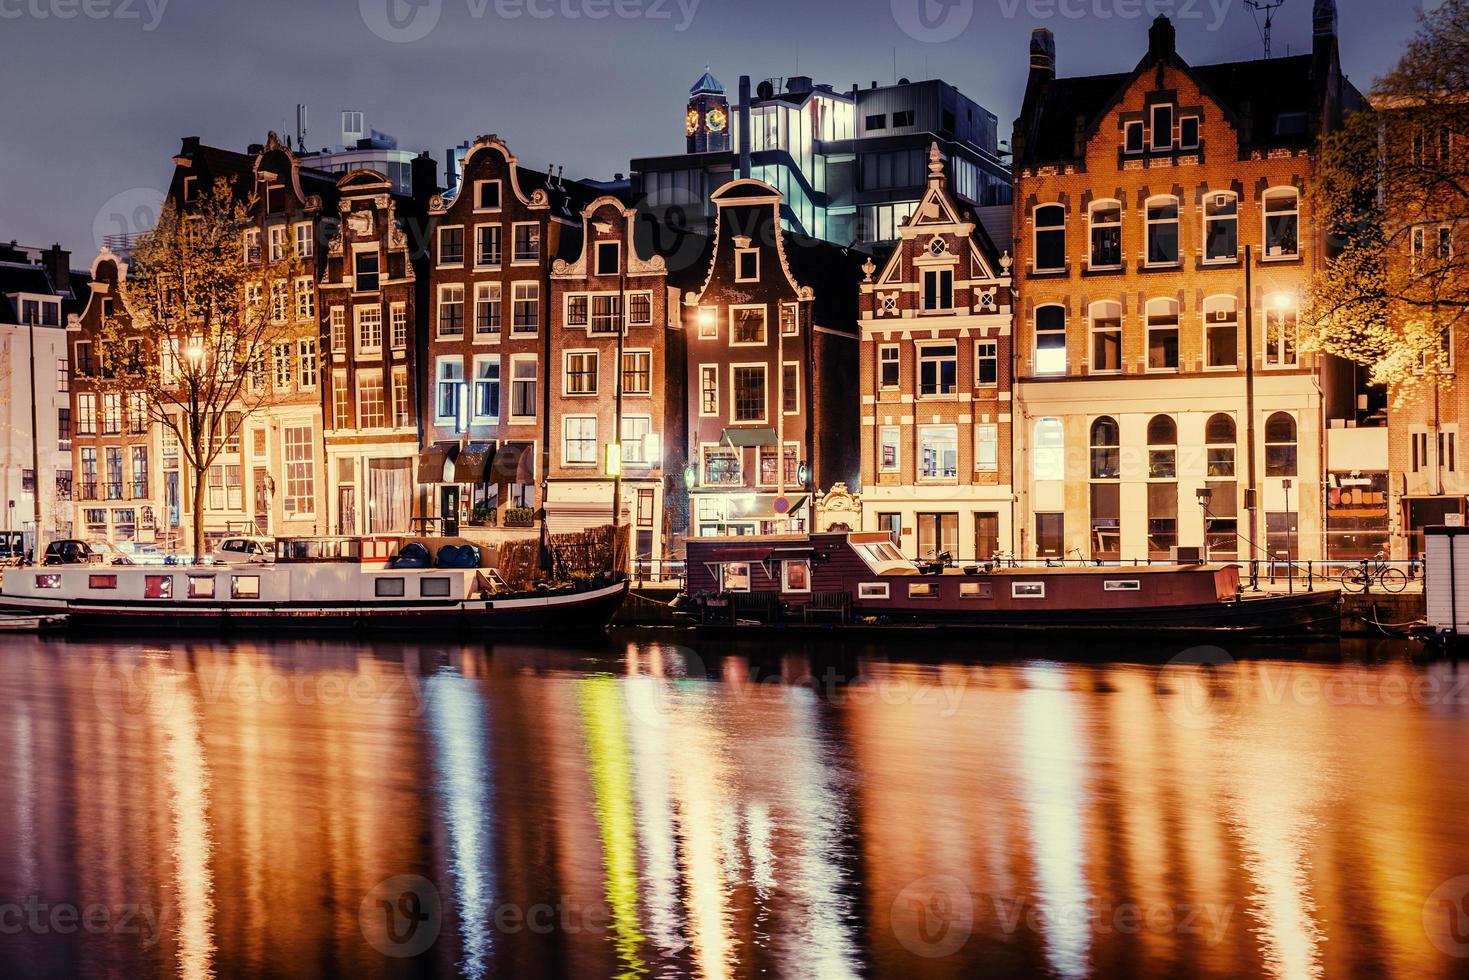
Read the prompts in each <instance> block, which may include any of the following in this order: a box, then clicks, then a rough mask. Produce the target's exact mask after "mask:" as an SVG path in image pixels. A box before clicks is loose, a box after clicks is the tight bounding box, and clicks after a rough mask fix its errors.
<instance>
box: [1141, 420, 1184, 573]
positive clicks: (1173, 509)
mask: <svg viewBox="0 0 1469 980" xmlns="http://www.w3.org/2000/svg"><path fill="white" fill-rule="evenodd" d="M1177 479H1178V424H1177V423H1175V422H1174V421H1173V419H1172V417H1171V416H1168V415H1155V416H1153V418H1152V420H1151V421H1150V422H1148V480H1149V481H1150V482H1149V483H1148V557H1149V558H1169V557H1172V555H1173V549H1174V547H1175V546H1176V545H1177V544H1178V484H1177V483H1175V482H1174V481H1175V480H1177Z"/></svg>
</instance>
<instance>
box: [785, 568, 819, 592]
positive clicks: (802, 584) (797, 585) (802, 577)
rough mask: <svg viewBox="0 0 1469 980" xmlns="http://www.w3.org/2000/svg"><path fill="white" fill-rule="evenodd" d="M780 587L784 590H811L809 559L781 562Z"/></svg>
mask: <svg viewBox="0 0 1469 980" xmlns="http://www.w3.org/2000/svg"><path fill="white" fill-rule="evenodd" d="M781 565H782V570H781V575H782V576H783V578H782V580H781V583H780V587H781V589H783V590H784V591H786V592H810V591H811V563H810V562H809V561H788V562H782V563H781Z"/></svg>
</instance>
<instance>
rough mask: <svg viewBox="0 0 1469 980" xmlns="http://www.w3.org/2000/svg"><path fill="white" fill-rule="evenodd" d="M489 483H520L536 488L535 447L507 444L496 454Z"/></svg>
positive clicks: (523, 444) (523, 443)
mask: <svg viewBox="0 0 1469 980" xmlns="http://www.w3.org/2000/svg"><path fill="white" fill-rule="evenodd" d="M489 482H491V483H497V484H499V483H519V484H521V485H523V486H534V485H535V482H536V452H535V446H534V445H532V444H531V443H528V442H507V443H505V444H504V445H502V446H501V447H500V449H499V451H498V452H497V453H495V457H494V462H493V463H491V464H490V476H489Z"/></svg>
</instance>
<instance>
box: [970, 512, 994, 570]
mask: <svg viewBox="0 0 1469 980" xmlns="http://www.w3.org/2000/svg"><path fill="white" fill-rule="evenodd" d="M999 550H1000V515H999V514H996V513H993V512H986V511H980V512H978V513H976V514H975V515H974V559H975V561H989V560H990V559H991V558H993V557H995V552H997V551H999Z"/></svg>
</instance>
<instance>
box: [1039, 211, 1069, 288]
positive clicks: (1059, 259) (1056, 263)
mask: <svg viewBox="0 0 1469 980" xmlns="http://www.w3.org/2000/svg"><path fill="white" fill-rule="evenodd" d="M1065 269H1066V209H1065V208H1064V207H1062V206H1061V205H1059V204H1042V205H1041V206H1040V207H1038V208H1036V209H1035V271H1036V272H1062V271H1065Z"/></svg>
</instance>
